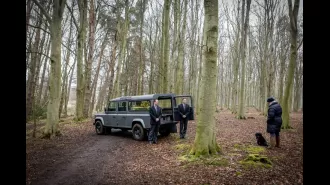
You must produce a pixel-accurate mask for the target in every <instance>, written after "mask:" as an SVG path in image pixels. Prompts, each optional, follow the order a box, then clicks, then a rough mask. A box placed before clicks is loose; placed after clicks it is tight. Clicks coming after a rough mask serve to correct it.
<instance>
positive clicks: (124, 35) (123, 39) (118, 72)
mask: <svg viewBox="0 0 330 185" xmlns="http://www.w3.org/2000/svg"><path fill="white" fill-rule="evenodd" d="M128 29H129V5H128V0H125V22H124V23H123V29H122V30H121V31H120V32H118V33H119V35H120V38H121V45H120V54H119V59H118V65H117V70H116V79H115V87H114V89H115V97H119V96H121V95H122V85H123V84H122V81H121V79H120V77H121V69H122V67H123V64H124V61H125V54H126V44H127V32H128Z"/></svg>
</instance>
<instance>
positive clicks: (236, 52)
mask: <svg viewBox="0 0 330 185" xmlns="http://www.w3.org/2000/svg"><path fill="white" fill-rule="evenodd" d="M239 6H240V1H239V2H238V6H237V27H238V28H237V31H236V35H235V42H234V52H233V55H234V56H233V75H234V81H233V84H232V96H231V98H232V101H231V102H232V103H231V111H232V113H233V114H236V113H237V105H238V101H237V100H238V73H239V67H240V62H239V61H240V57H239V43H240V36H239V34H240V32H241V27H240V24H239V12H240V11H239ZM242 13H243V14H244V12H242Z"/></svg>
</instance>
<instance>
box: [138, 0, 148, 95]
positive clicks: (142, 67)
mask: <svg viewBox="0 0 330 185" xmlns="http://www.w3.org/2000/svg"><path fill="white" fill-rule="evenodd" d="M145 4H146V0H142V3H141V10H140V11H141V15H140V16H141V23H140V40H139V43H140V48H139V49H140V52H139V56H140V65H139V67H140V68H139V76H138V94H140V95H142V94H143V92H144V90H143V87H144V78H143V76H144V71H145V62H144V50H143V23H144V11H145Z"/></svg>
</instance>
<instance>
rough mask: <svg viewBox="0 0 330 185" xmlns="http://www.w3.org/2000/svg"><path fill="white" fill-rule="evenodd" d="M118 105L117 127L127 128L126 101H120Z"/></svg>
mask: <svg viewBox="0 0 330 185" xmlns="http://www.w3.org/2000/svg"><path fill="white" fill-rule="evenodd" d="M117 105H118V114H117V117H116V120H117V127H118V128H129V127H128V126H127V124H126V119H127V105H128V103H127V101H120V102H118V103H117Z"/></svg>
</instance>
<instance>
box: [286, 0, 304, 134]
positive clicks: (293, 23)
mask: <svg viewBox="0 0 330 185" xmlns="http://www.w3.org/2000/svg"><path fill="white" fill-rule="evenodd" d="M299 2H300V0H295V1H294V8H293V9H292V0H288V4H289V17H290V28H291V29H290V35H291V37H290V42H291V45H290V62H289V68H288V71H287V81H286V84H285V91H284V96H283V105H282V108H283V115H282V116H283V124H282V128H283V129H289V128H291V126H290V102H289V100H290V99H289V97H290V95H291V92H292V86H293V75H294V70H295V67H296V60H297V33H298V28H297V17H298V11H299Z"/></svg>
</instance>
